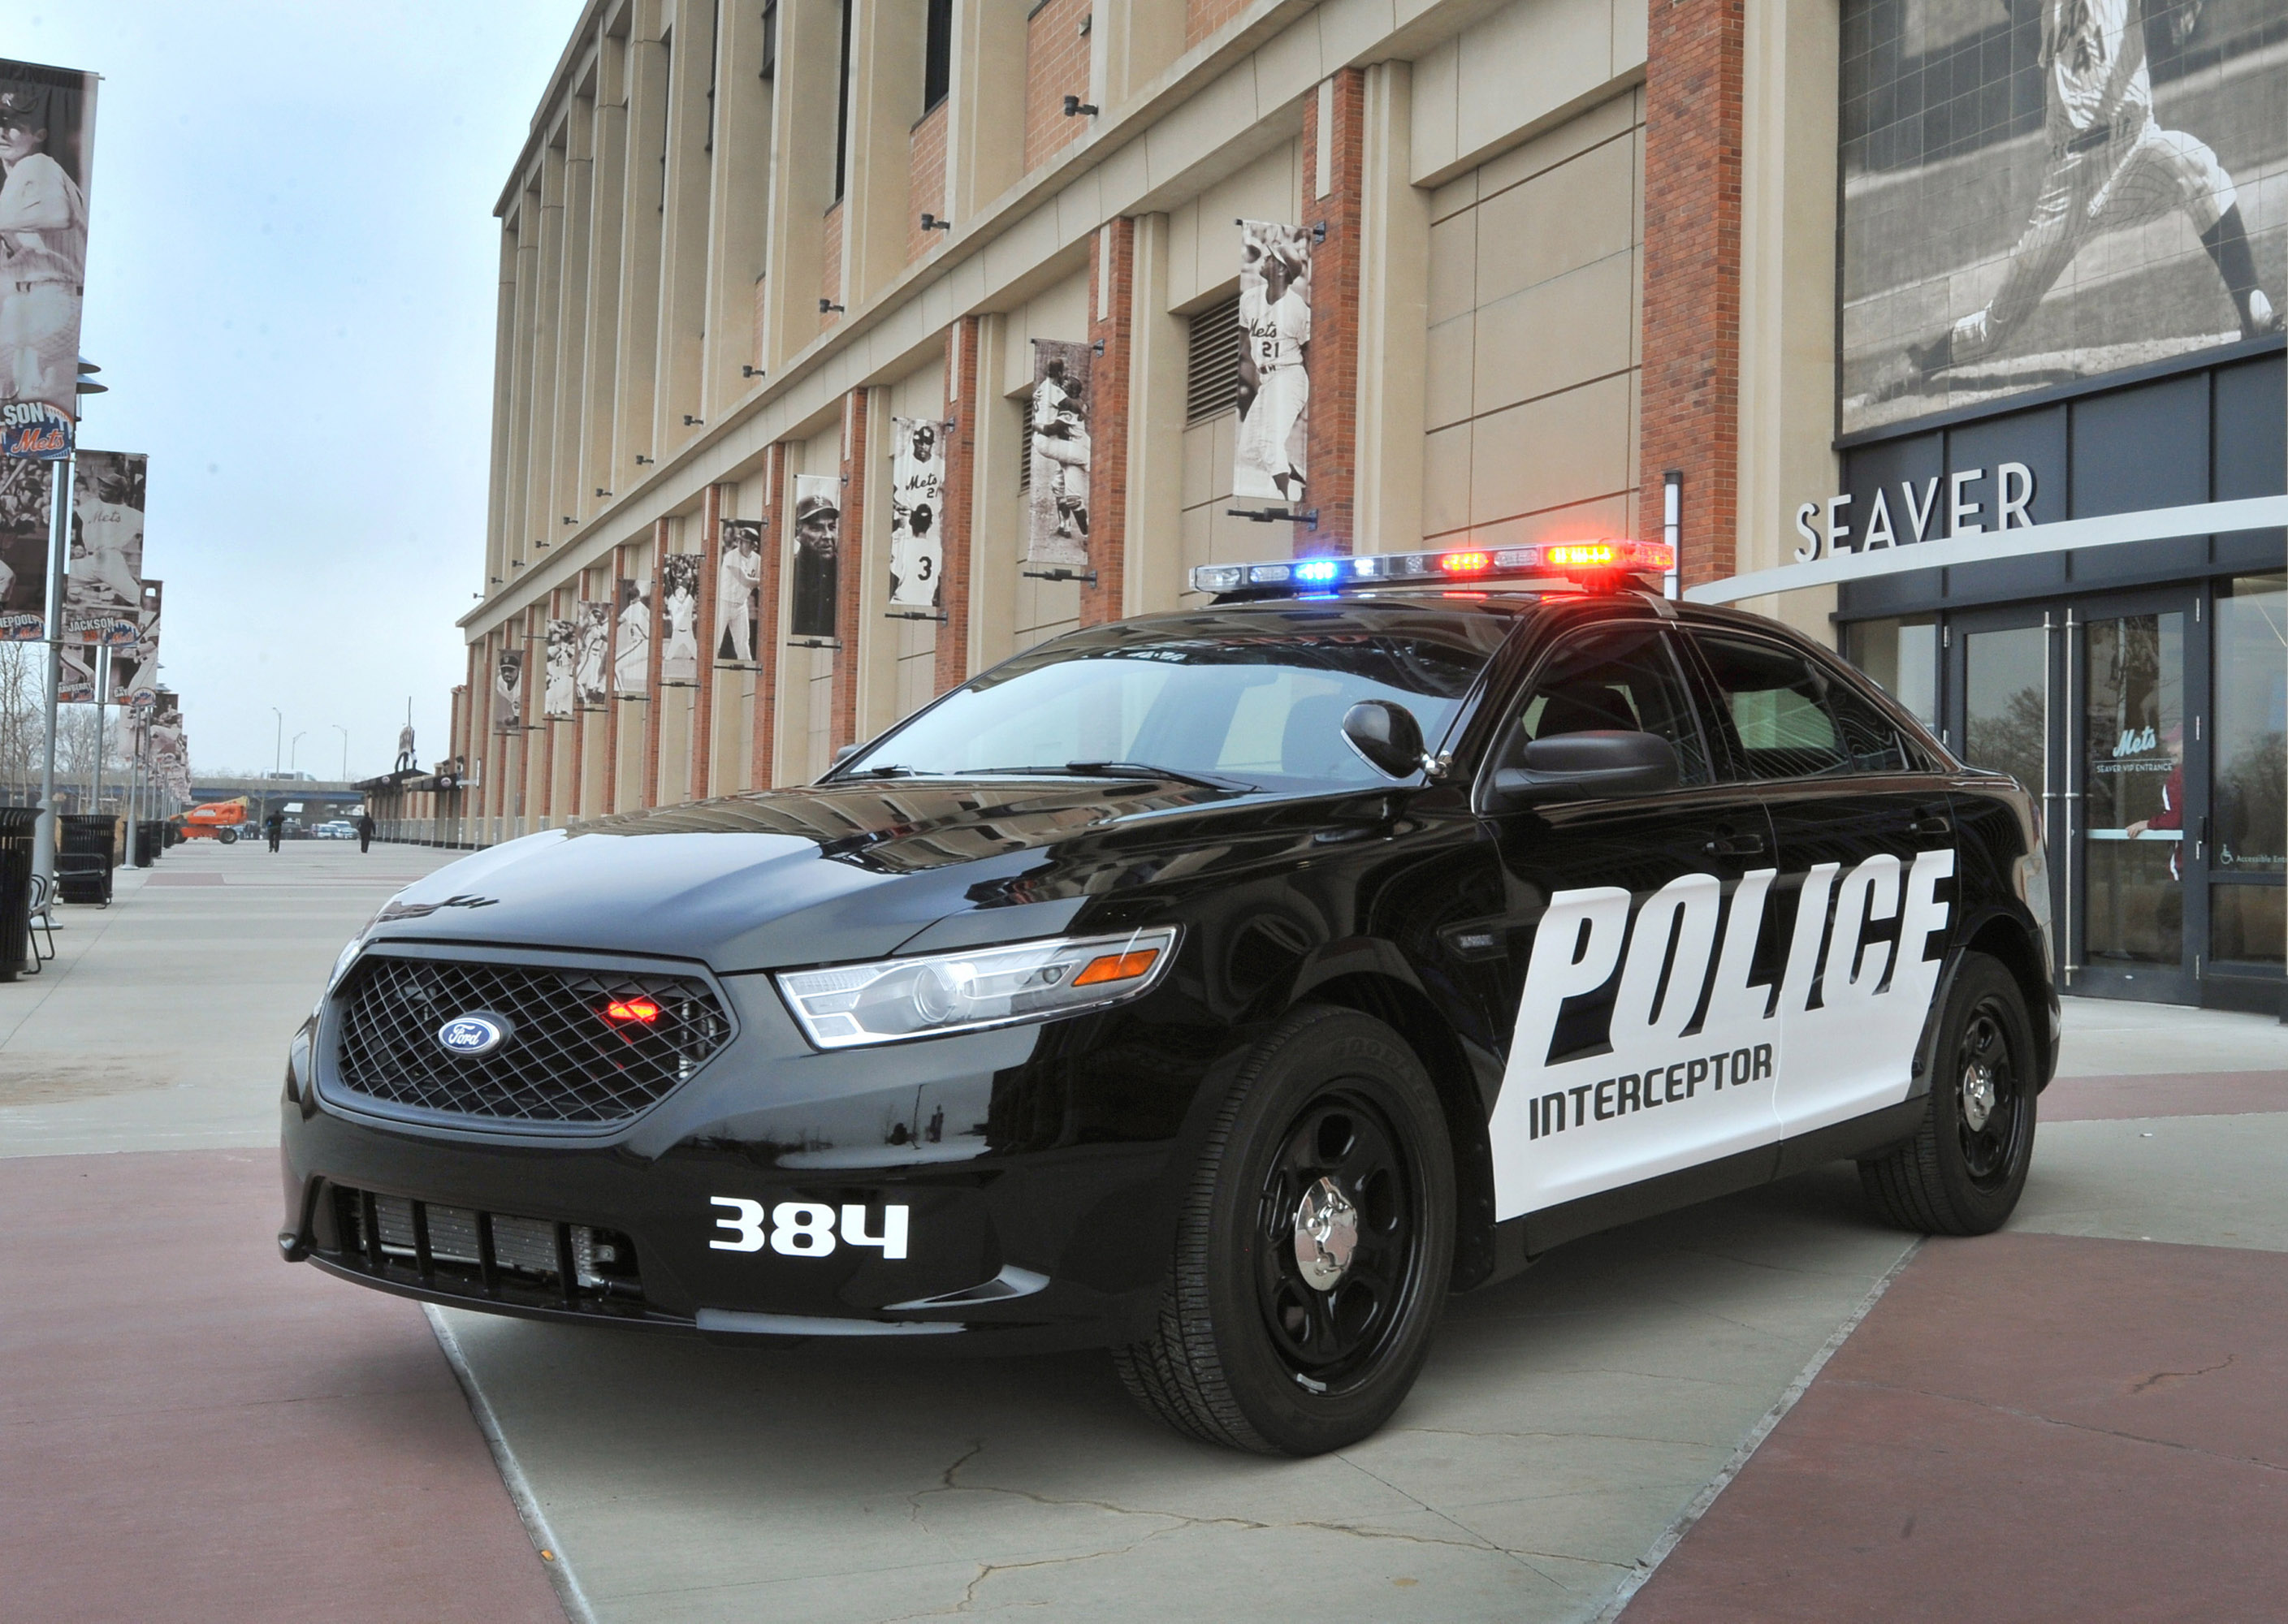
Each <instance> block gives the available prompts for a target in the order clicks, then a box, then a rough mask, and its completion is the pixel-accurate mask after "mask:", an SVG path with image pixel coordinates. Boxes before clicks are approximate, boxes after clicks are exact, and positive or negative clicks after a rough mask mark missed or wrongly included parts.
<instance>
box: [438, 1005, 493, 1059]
mask: <svg viewBox="0 0 2288 1624" xmlns="http://www.w3.org/2000/svg"><path fill="white" fill-rule="evenodd" d="M505 1042H508V1023H507V1022H506V1021H504V1020H502V1019H501V1018H499V1017H497V1016H494V1015H457V1016H455V1017H454V1018H452V1019H451V1020H449V1021H447V1022H446V1023H445V1024H444V1025H443V1026H440V1027H438V1028H437V1047H438V1048H440V1049H441V1050H444V1051H445V1052H446V1053H447V1054H451V1055H459V1056H460V1057H461V1058H463V1059H465V1060H476V1059H481V1058H483V1057H485V1056H486V1055H489V1054H490V1053H492V1051H493V1050H496V1049H498V1048H499V1047H500V1046H501V1045H502V1044H503V1043H505Z"/></svg>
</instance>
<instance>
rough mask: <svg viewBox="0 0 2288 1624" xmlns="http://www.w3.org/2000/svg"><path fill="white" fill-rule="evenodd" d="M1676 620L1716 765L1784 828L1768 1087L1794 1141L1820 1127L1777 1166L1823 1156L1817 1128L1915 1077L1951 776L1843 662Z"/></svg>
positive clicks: (1885, 1099)
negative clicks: (1780, 957)
mask: <svg viewBox="0 0 2288 1624" xmlns="http://www.w3.org/2000/svg"><path fill="white" fill-rule="evenodd" d="M1687 636H1688V638H1689V640H1690V642H1691V645H1692V646H1693V648H1694V649H1695V650H1696V653H1697V654H1698V655H1699V657H1700V669H1702V671H1703V672H1704V675H1705V677H1707V679H1708V682H1709V685H1710V689H1711V693H1712V709H1713V716H1712V718H1711V723H1712V730H1713V731H1714V732H1715V733H1716V734H1717V735H1718V741H1719V745H1720V755H1721V757H1723V758H1724V764H1722V765H1721V766H1720V768H1719V771H1720V773H1721V774H1722V775H1724V776H1725V777H1727V778H1728V779H1729V780H1731V782H1732V783H1733V784H1734V785H1735V786H1736V790H1737V791H1740V792H1747V793H1752V794H1754V795H1755V796H1759V797H1760V799H1761V800H1762V801H1763V803H1764V805H1765V807H1766V809H1767V811H1768V812H1769V814H1770V817H1771V820H1772V827H1773V831H1774V833H1775V834H1776V836H1777V837H1778V851H1777V854H1776V855H1777V861H1778V867H1779V870H1780V873H1779V877H1778V879H1777V881H1776V883H1775V884H1774V886H1773V888H1772V894H1773V902H1774V911H1775V914H1776V919H1777V921H1778V922H1779V923H1780V924H1781V927H1782V929H1783V930H1784V939H1785V943H1786V947H1785V952H1784V970H1783V972H1782V975H1781V978H1780V989H1779V1000H1778V1004H1777V1008H1776V1018H1777V1021H1776V1024H1777V1026H1778V1029H1779V1039H1778V1058H1777V1064H1776V1068H1775V1081H1776V1096H1775V1104H1776V1109H1777V1110H1778V1113H1779V1120H1780V1126H1781V1128H1782V1129H1783V1131H1784V1133H1785V1134H1786V1136H1787V1137H1788V1138H1789V1140H1790V1141H1791V1144H1793V1142H1795V1141H1798V1140H1799V1138H1802V1137H1803V1136H1813V1137H1810V1138H1808V1139H1805V1140H1804V1141H1803V1148H1804V1154H1803V1155H1800V1156H1799V1155H1797V1154H1796V1153H1794V1151H1793V1150H1791V1153H1790V1157H1789V1159H1788V1160H1787V1162H1786V1164H1785V1165H1784V1167H1783V1168H1782V1170H1783V1171H1787V1170H1791V1168H1793V1167H1794V1166H1796V1165H1799V1164H1807V1163H1808V1162H1812V1161H1820V1160H1824V1159H1826V1155H1827V1153H1828V1151H1829V1149H1831V1146H1830V1145H1828V1143H1827V1141H1825V1140H1823V1139H1822V1138H1820V1137H1818V1134H1819V1131H1820V1130H1823V1129H1829V1128H1831V1127H1834V1126H1836V1125H1838V1124H1844V1123H1848V1122H1851V1121H1854V1120H1855V1119H1859V1118H1863V1117H1865V1116H1867V1115H1869V1114H1870V1113H1875V1112H1879V1111H1880V1110H1881V1109H1882V1108H1884V1107H1886V1106H1890V1105H1902V1104H1903V1103H1904V1102H1905V1101H1906V1099H1907V1098H1908V1097H1909V1096H1910V1094H1911V1092H1912V1091H1913V1088H1914V1083H1915V1072H1914V1063H1915V1056H1916V1052H1917V1050H1918V1048H1919V1045H1920V1042H1921V1039H1922V1032H1923V1025H1924V1019H1925V1017H1926V1015H1927V1012H1928V1010H1929V1007H1930V1001H1931V996H1932V994H1933V992H1934V989H1935V987H1936V985H1937V979H1938V973H1939V970H1940V968H1941V966H1942V963H1943V961H1944V958H1945V955H1946V951H1947V948H1948V946H1949V944H1950V939H1951V931H1950V924H1951V918H1952V913H1953V899H1954V896H1955V876H1956V875H1957V873H1958V862H1957V860H1956V852H1955V836H1954V823H1953V818H1952V815H1951V808H1950V803H1949V800H1948V796H1947V790H1946V780H1945V779H1944V778H1943V777H1942V776H1941V775H1940V774H1938V773H1937V772H1934V771H1932V770H1931V769H1930V764H1928V763H1927V762H1926V761H1925V760H1924V759H1923V757H1922V754H1921V751H1920V749H1919V747H1916V746H1913V745H1912V744H1911V742H1910V741H1908V740H1907V739H1906V738H1905V737H1904V736H1903V734H1902V733H1901V732H1900V730H1899V728H1898V726H1897V725H1896V724H1895V722H1894V721H1893V720H1892V719H1891V718H1890V717H1888V716H1887V714H1885V712H1884V711H1883V710H1882V709H1881V708H1880V707H1879V705H1877V704H1876V703H1875V702H1873V701H1871V700H1870V699H1868V698H1867V697H1866V696H1865V695H1863V694H1861V693H1858V692H1857V691H1856V689H1855V688H1854V686H1853V685H1852V684H1851V680H1850V679H1849V678H1848V677H1847V676H1846V675H1845V674H1844V673H1843V672H1842V671H1840V670H1839V669H1831V667H1830V666H1829V665H1828V664H1827V663H1826V662H1825V661H1822V660H1821V659H1819V658H1818V657H1817V656H1816V655H1815V654H1812V653H1811V652H1810V651H1808V650H1807V649H1804V648H1802V647H1799V646H1796V645H1794V644H1792V643H1791V642H1790V641H1788V640H1786V639H1785V638H1781V637H1778V636H1776V635H1767V634H1764V633H1761V632H1758V631H1754V630H1747V629H1744V628H1736V627H1730V626H1723V627H1713V626H1696V627H1693V628H1691V629H1690V630H1688V633H1687ZM1839 1153H1847V1152H1839Z"/></svg>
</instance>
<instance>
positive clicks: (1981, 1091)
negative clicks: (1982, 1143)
mask: <svg viewBox="0 0 2288 1624" xmlns="http://www.w3.org/2000/svg"><path fill="white" fill-rule="evenodd" d="M1993 1114H1994V1073H1992V1072H1990V1071H1989V1070H1987V1068H1986V1067H1984V1066H1971V1067H1969V1068H1968V1069H1967V1070H1966V1071H1965V1072H1964V1073H1962V1121H1963V1125H1964V1126H1965V1127H1966V1128H1968V1129H1970V1131H1971V1132H1973V1133H1977V1132H1980V1131H1981V1130H1982V1129H1984V1128H1985V1126H1986V1119H1987V1118H1989V1117H1990V1116H1992V1115H1993Z"/></svg>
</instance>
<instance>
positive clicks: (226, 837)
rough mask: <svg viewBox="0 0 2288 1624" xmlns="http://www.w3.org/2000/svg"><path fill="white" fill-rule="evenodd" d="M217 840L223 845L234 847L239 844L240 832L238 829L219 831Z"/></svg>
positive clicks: (216, 832)
mask: <svg viewBox="0 0 2288 1624" xmlns="http://www.w3.org/2000/svg"><path fill="white" fill-rule="evenodd" d="M215 838H216V839H217V840H218V841H220V842H222V844H225V845H226V846H234V845H236V844H238V831H237V830H236V829H217V830H216V831H215Z"/></svg>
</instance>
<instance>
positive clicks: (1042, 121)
mask: <svg viewBox="0 0 2288 1624" xmlns="http://www.w3.org/2000/svg"><path fill="white" fill-rule="evenodd" d="M1016 3H1017V0H1004V4H1016ZM1093 4H1095V0H1049V3H1048V4H1046V5H1045V6H1043V7H1042V8H1041V9H1040V10H1039V11H1037V12H1034V13H1033V15H1032V17H1031V18H1030V19H1029V20H1027V22H1026V24H1025V168H1026V169H1027V170H1033V169H1036V168H1037V167H1039V166H1040V165H1041V164H1043V163H1045V162H1048V161H1049V160H1050V159H1051V158H1053V157H1054V156H1055V155H1056V154H1057V153H1058V151H1059V150H1060V149H1061V148H1062V147H1065V146H1066V145H1068V144H1069V143H1070V142H1073V141H1076V140H1078V139H1080V138H1081V136H1082V135H1083V134H1084V133H1085V132H1086V131H1087V128H1088V125H1089V123H1090V120H1089V119H1088V118H1087V116H1086V115H1083V116H1081V117H1078V118H1067V117H1066V116H1065V98H1066V97H1068V96H1077V97H1079V98H1080V99H1082V100H1083V101H1086V100H1087V99H1089V94H1088V58H1089V50H1088V36H1086V35H1085V34H1083V33H1082V32H1081V31H1080V25H1081V23H1082V22H1083V21H1084V20H1085V19H1086V18H1087V17H1088V15H1089V12H1090V8H1091V7H1092V5H1093Z"/></svg>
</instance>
